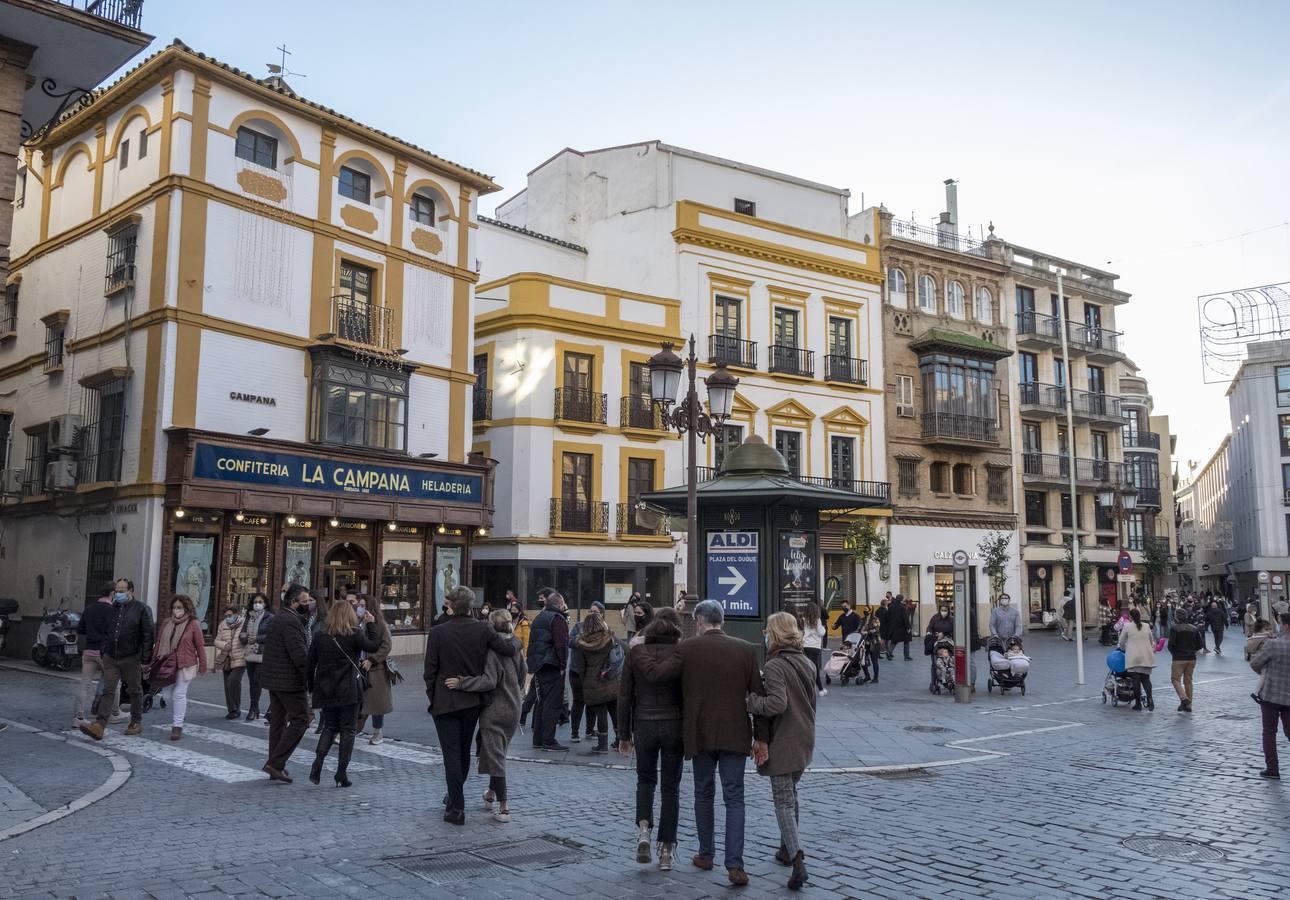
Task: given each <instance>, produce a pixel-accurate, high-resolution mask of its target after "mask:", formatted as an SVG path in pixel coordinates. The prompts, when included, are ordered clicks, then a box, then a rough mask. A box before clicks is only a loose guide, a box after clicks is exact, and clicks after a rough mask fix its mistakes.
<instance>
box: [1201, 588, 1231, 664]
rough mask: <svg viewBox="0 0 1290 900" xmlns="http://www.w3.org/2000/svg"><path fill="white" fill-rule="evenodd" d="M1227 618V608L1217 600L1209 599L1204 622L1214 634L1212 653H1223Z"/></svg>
mask: <svg viewBox="0 0 1290 900" xmlns="http://www.w3.org/2000/svg"><path fill="white" fill-rule="evenodd" d="M1227 620H1228V615H1227V610H1226V609H1224V608H1223V607H1222V606H1221V605H1220V604H1219V602H1218V601H1217V600H1211V601H1209V606H1207V607H1206V608H1205V624H1206V625H1208V626H1209V633H1210V634H1212V635H1213V636H1214V653H1215V654H1216V655H1218V656H1222V655H1223V632H1224V631H1226V630H1227Z"/></svg>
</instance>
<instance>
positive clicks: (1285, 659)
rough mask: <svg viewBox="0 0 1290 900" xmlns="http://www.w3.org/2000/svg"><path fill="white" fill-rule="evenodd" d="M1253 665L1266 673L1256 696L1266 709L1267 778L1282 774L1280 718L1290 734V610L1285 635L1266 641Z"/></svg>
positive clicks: (1284, 617)
mask: <svg viewBox="0 0 1290 900" xmlns="http://www.w3.org/2000/svg"><path fill="white" fill-rule="evenodd" d="M1250 668H1251V669H1253V670H1254V671H1256V672H1258V673H1259V675H1261V676H1262V677H1261V678H1260V679H1259V689H1258V692H1257V693H1255V695H1254V699H1255V700H1257V701H1258V702H1259V707H1260V709H1262V711H1263V760H1264V762H1265V763H1266V764H1267V768H1265V769H1264V770H1263V771H1262V772H1260V773H1259V774H1260V775H1262V776H1263V777H1264V778H1280V777H1281V764H1280V760H1279V759H1278V758H1277V723H1278V722H1280V724H1281V728H1282V729H1283V730H1284V731H1285V734H1286V737H1287V738H1290V613H1282V614H1281V636H1280V637H1279V638H1277V639H1276V640H1271V641H1266V642H1264V644H1263V646H1262V647H1260V648H1259V651H1258V652H1257V653H1255V654H1254V658H1253V659H1251V660H1250Z"/></svg>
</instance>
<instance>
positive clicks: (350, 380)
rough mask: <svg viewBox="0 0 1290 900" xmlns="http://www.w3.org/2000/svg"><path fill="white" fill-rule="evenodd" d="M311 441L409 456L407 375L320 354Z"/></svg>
mask: <svg viewBox="0 0 1290 900" xmlns="http://www.w3.org/2000/svg"><path fill="white" fill-rule="evenodd" d="M310 407H311V409H310V420H311V428H310V440H311V441H313V442H314V443H320V444H338V445H341V446H347V447H369V448H372V449H376V450H394V451H398V452H406V450H407V416H408V374H407V372H406V371H403V370H390V369H388V368H379V367H369V366H366V365H364V364H363V363H361V362H354V361H352V360H349V359H345V360H343V361H342V360H340V359H335V358H332V357H331V355H329V354H324V353H321V352H315V354H314V365H313V389H312V396H311V401H310Z"/></svg>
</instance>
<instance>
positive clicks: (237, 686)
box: [224, 666, 242, 713]
mask: <svg viewBox="0 0 1290 900" xmlns="http://www.w3.org/2000/svg"><path fill="white" fill-rule="evenodd" d="M224 705H225V706H227V707H228V711H229V712H230V713H238V712H241V711H242V666H238V667H237V668H235V669H228V670H226V671H225V672H224Z"/></svg>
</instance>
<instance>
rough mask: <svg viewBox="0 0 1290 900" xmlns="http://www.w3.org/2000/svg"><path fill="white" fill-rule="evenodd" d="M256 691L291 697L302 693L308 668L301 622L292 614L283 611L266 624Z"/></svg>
mask: <svg viewBox="0 0 1290 900" xmlns="http://www.w3.org/2000/svg"><path fill="white" fill-rule="evenodd" d="M260 649H261V652H262V653H263V654H264V662H262V663H261V664H260V687H262V688H264V689H265V690H266V691H277V692H279V693H284V694H286V693H294V692H301V691H304V690H305V667H306V666H307V665H308V664H309V646H308V638H307V637H306V636H305V621H304V619H302V618H301V617H300V614H299V613H297V612H296V611H295V610H288V609H284V610H283V611H282V612H279V613H277V614H276V615H275V616H274V617H273V621H272V622H270V623H269V633H268V634H267V635H266V636H265V638H264V644H263V645H262V646H261V648H260Z"/></svg>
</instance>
